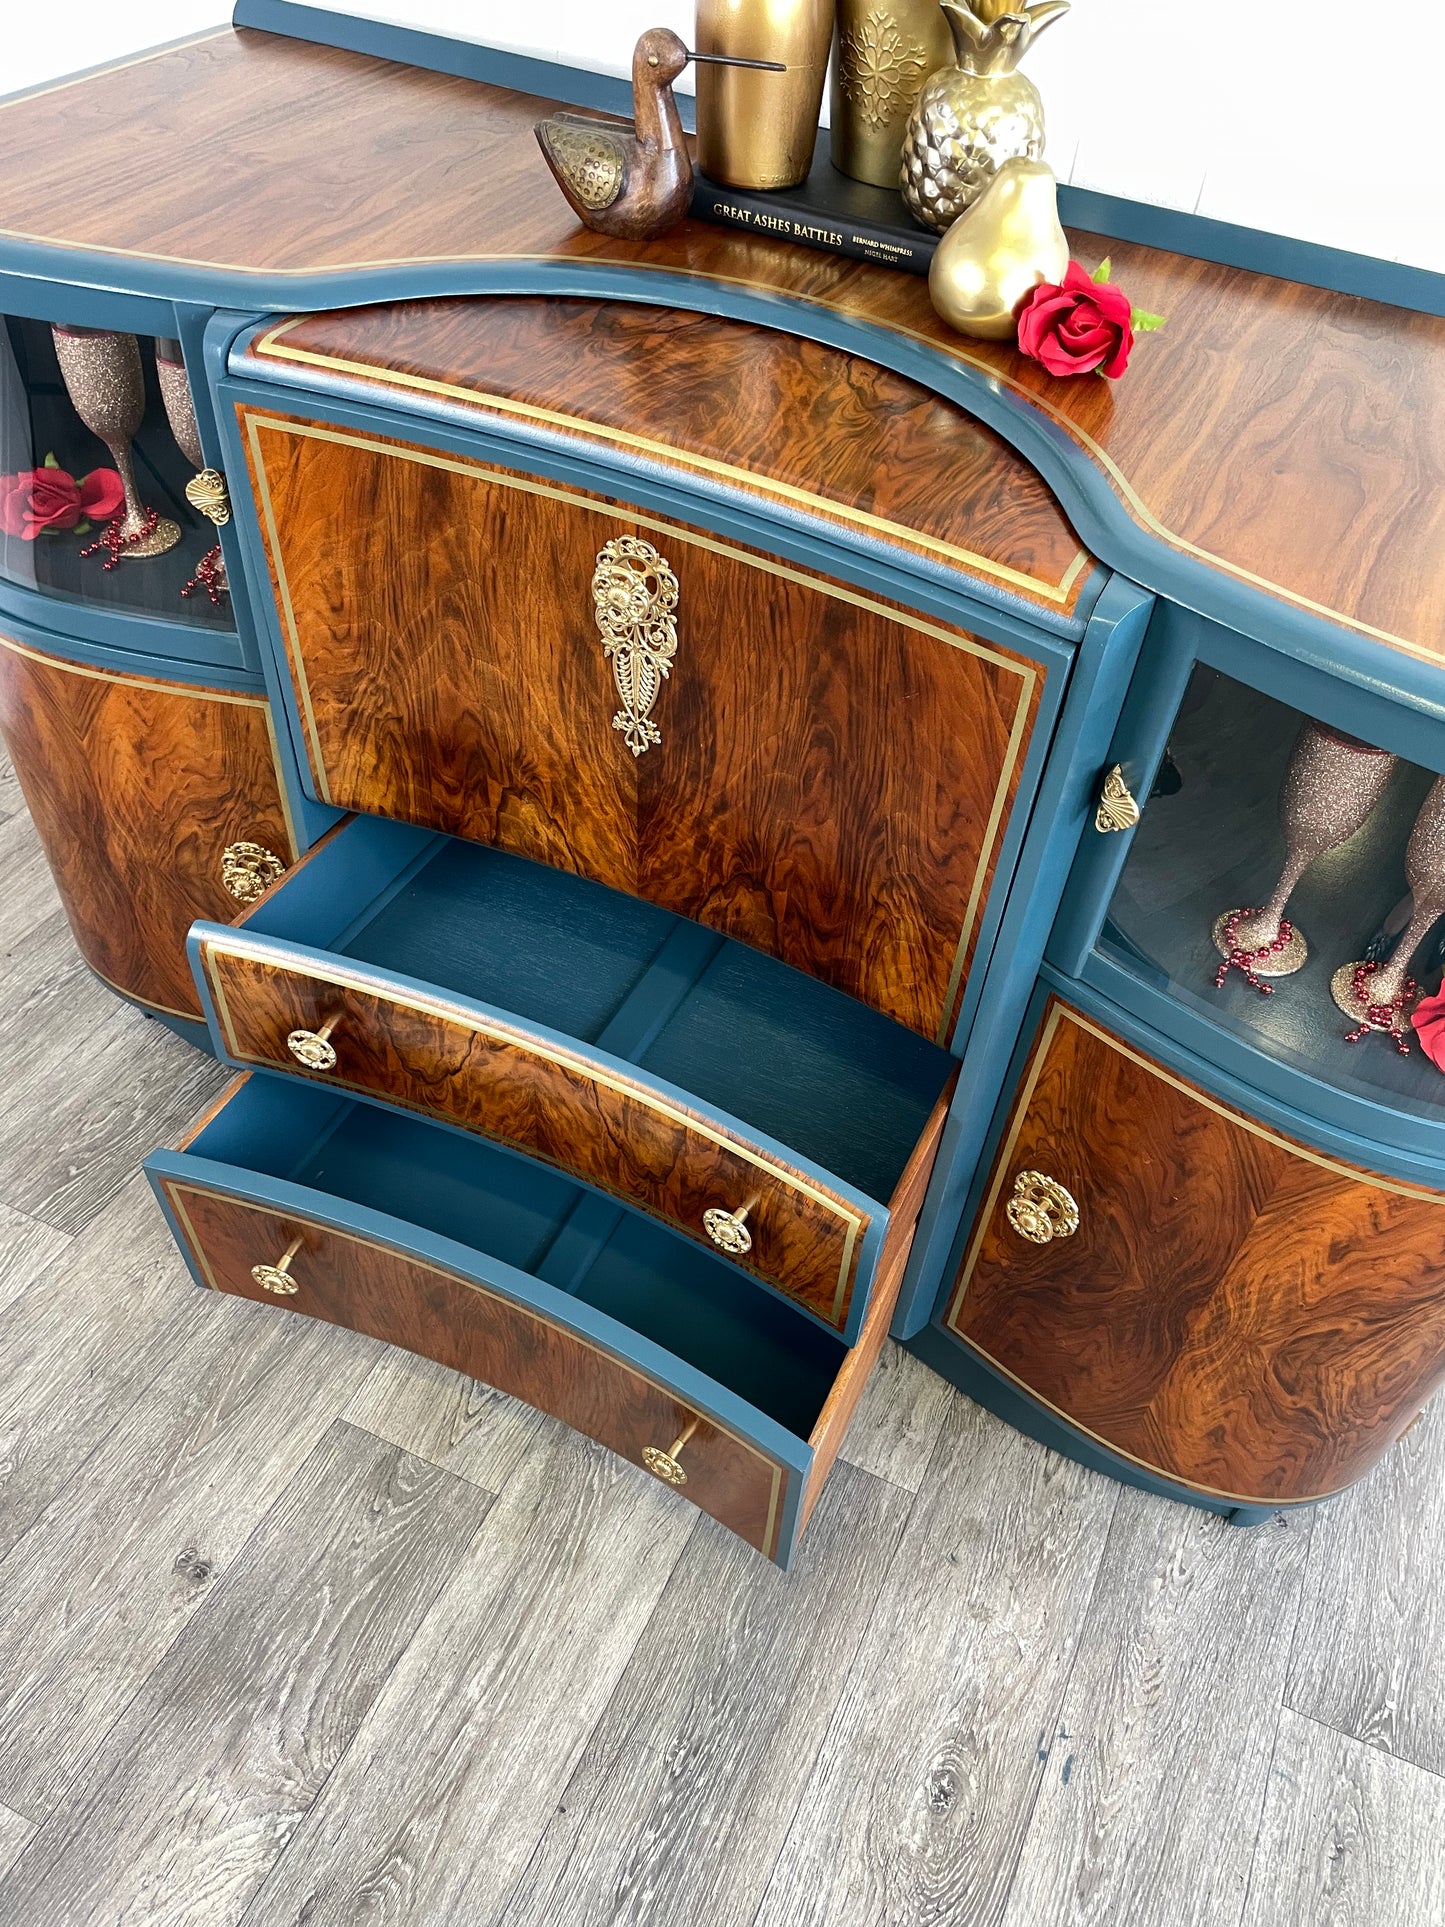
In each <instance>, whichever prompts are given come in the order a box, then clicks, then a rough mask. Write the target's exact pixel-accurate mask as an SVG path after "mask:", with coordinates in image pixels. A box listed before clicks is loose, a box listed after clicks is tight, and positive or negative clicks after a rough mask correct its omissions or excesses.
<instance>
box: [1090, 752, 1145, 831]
mask: <svg viewBox="0 0 1445 1927" xmlns="http://www.w3.org/2000/svg"><path fill="white" fill-rule="evenodd" d="M1138 821H1139V805H1138V804H1137V803H1136V802H1135V801H1134V792H1133V791H1132V790H1131V789H1130V788H1129V785H1128V784H1127V783H1126V782H1125V781H1124V769H1123V765H1122V764H1120V763H1115V765H1114V767H1113V768H1112V769H1111V770H1110V771H1109V774H1108V775H1107V776H1106V777H1105V778H1104V787H1103V789H1102V790H1100V792H1099V807H1098V809H1097V810H1095V812H1094V828H1095V829H1096V830H1103V831H1108V830H1132V829H1133V827H1134V825H1135V824H1136V823H1137V822H1138Z"/></svg>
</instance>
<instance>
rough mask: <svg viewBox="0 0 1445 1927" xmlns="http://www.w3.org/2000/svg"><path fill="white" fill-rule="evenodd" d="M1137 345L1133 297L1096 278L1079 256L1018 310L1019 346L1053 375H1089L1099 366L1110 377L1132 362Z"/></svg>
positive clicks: (1037, 289)
mask: <svg viewBox="0 0 1445 1927" xmlns="http://www.w3.org/2000/svg"><path fill="white" fill-rule="evenodd" d="M1133 346H1134V328H1133V314H1132V310H1131V309H1130V306H1129V298H1128V296H1127V295H1126V294H1125V293H1124V291H1123V289H1122V288H1116V287H1115V286H1114V284H1113V283H1112V282H1111V281H1093V280H1091V279H1090V278H1089V275H1088V272H1087V270H1086V269H1084V268H1081V267H1080V266H1079V264H1078V262H1077V261H1070V263H1069V265H1068V267H1067V268H1066V269H1065V270H1064V279H1063V282H1062V284H1061V285H1059V286H1057V287H1055V286H1054V285H1053V284H1052V283H1050V282H1048V281H1045V282H1042V283H1041V284H1040V285H1039V286H1038V287H1037V288H1035V289H1034V290H1033V291H1032V293H1031V294H1029V295H1028V297H1027V298H1026V299H1025V301H1024V304H1023V306H1022V308H1020V310H1019V352H1020V353H1021V354H1025V355H1028V356H1029V358H1030V359H1031V360H1033V361H1038V362H1042V363H1043V365H1044V367H1045V368H1047V369H1048V371H1049V373H1050V374H1051V375H1087V374H1090V373H1092V371H1093V370H1094V369H1095V368H1097V369H1098V370H1099V372H1100V373H1101V374H1104V375H1107V376H1108V377H1109V378H1110V380H1111V381H1112V380H1113V379H1114V378H1115V377H1116V376H1118V375H1122V374H1123V372H1124V370H1125V369H1126V368H1127V367H1128V366H1129V350H1130V349H1131V348H1132V347H1133Z"/></svg>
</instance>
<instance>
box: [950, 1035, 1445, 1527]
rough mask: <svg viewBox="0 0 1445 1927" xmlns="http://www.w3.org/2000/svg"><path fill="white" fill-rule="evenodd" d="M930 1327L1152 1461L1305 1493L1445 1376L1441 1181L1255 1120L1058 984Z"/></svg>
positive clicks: (1381, 1445)
mask: <svg viewBox="0 0 1445 1927" xmlns="http://www.w3.org/2000/svg"><path fill="white" fill-rule="evenodd" d="M1040 1179H1042V1180H1044V1181H1045V1182H1043V1183H1041V1182H1040V1181H1039V1180H1040ZM1050 1181H1051V1182H1050ZM1053 1185H1060V1186H1062V1187H1063V1188H1064V1191H1065V1193H1067V1194H1068V1198H1069V1200H1071V1201H1072V1203H1073V1204H1074V1206H1075V1207H1076V1210H1077V1227H1076V1229H1074V1230H1072V1231H1070V1230H1069V1229H1068V1222H1069V1212H1068V1205H1067V1203H1066V1202H1065V1201H1064V1200H1061V1199H1060V1198H1059V1195H1058V1193H1057V1192H1056V1191H1055V1190H1053V1189H1052V1186H1053ZM944 1324H945V1326H946V1328H947V1329H948V1330H950V1331H952V1332H953V1333H955V1334H956V1335H957V1336H958V1337H959V1338H961V1339H963V1340H964V1341H965V1342H966V1343H967V1344H969V1345H970V1346H972V1347H973V1348H974V1349H975V1350H977V1351H978V1352H980V1353H981V1354H982V1355H983V1356H984V1357H986V1358H987V1359H989V1360H990V1361H991V1362H992V1363H993V1364H995V1365H998V1366H1001V1367H1002V1368H1003V1369H1004V1370H1005V1371H1006V1372H1007V1373H1008V1374H1009V1376H1010V1377H1012V1378H1013V1379H1015V1380H1016V1381H1017V1382H1018V1383H1019V1384H1021V1385H1023V1386H1024V1387H1025V1388H1026V1389H1027V1390H1029V1391H1030V1392H1032V1393H1034V1394H1035V1395H1036V1396H1037V1397H1039V1398H1041V1399H1043V1400H1045V1401H1046V1402H1047V1403H1048V1404H1049V1405H1051V1406H1052V1407H1053V1408H1054V1409H1055V1410H1056V1411H1058V1412H1061V1413H1062V1414H1063V1415H1064V1416H1065V1417H1066V1418H1068V1419H1070V1420H1071V1421H1072V1422H1073V1423H1074V1424H1075V1425H1077V1426H1080V1427H1081V1428H1083V1429H1084V1430H1085V1431H1087V1432H1089V1433H1090V1434H1091V1435H1092V1436H1093V1437H1095V1438H1097V1439H1099V1440H1101V1441H1102V1442H1103V1443H1104V1444H1106V1445H1108V1446H1110V1447H1112V1448H1113V1449H1114V1450H1115V1451H1117V1452H1120V1453H1123V1454H1124V1455H1126V1456H1127V1457H1129V1458H1132V1459H1133V1460H1135V1461H1136V1462H1137V1463H1139V1464H1141V1465H1144V1466H1146V1467H1148V1468H1149V1469H1150V1470H1152V1471H1155V1472H1159V1473H1162V1474H1163V1475H1164V1476H1165V1477H1167V1478H1171V1479H1177V1480H1181V1481H1183V1482H1184V1483H1186V1484H1188V1485H1191V1486H1193V1487H1195V1488H1196V1489H1198V1490H1200V1491H1203V1492H1207V1493H1209V1494H1211V1495H1212V1496H1218V1497H1223V1498H1231V1499H1236V1500H1239V1501H1242V1502H1244V1503H1247V1504H1264V1505H1268V1504H1276V1503H1280V1502H1283V1501H1299V1500H1307V1499H1316V1498H1322V1497H1324V1496H1326V1495H1327V1494H1328V1493H1330V1492H1333V1491H1336V1490H1338V1489H1339V1488H1340V1487H1341V1486H1343V1485H1347V1484H1348V1483H1350V1481H1352V1480H1354V1479H1356V1478H1358V1477H1359V1476H1360V1475H1361V1474H1362V1473H1363V1472H1364V1471H1366V1470H1367V1469H1368V1467H1369V1466H1370V1465H1372V1464H1373V1463H1374V1461H1375V1460H1376V1459H1377V1458H1378V1457H1379V1456H1380V1454H1381V1453H1382V1452H1384V1451H1385V1450H1386V1448H1387V1447H1388V1446H1389V1445H1391V1444H1392V1443H1393V1442H1394V1440H1395V1439H1396V1438H1398V1437H1399V1435H1400V1433H1401V1432H1402V1431H1403V1430H1404V1429H1405V1427H1406V1425H1407V1424H1408V1423H1409V1422H1410V1420H1411V1418H1412V1417H1413V1416H1414V1414H1415V1413H1416V1412H1417V1411H1418V1409H1419V1408H1420V1406H1421V1405H1422V1404H1423V1403H1424V1401H1425V1399H1427V1398H1428V1397H1429V1396H1430V1394H1431V1393H1432V1392H1433V1391H1434V1390H1435V1388H1436V1387H1437V1386H1438V1385H1439V1384H1440V1382H1441V1380H1442V1379H1445V1195H1441V1194H1438V1193H1432V1192H1428V1191H1424V1190H1421V1189H1419V1188H1418V1187H1415V1186H1411V1185H1406V1184H1401V1183H1396V1182H1395V1181H1394V1180H1392V1179H1387V1178H1378V1177H1372V1176H1371V1175H1370V1174H1369V1173H1368V1172H1366V1171H1361V1170H1358V1169H1355V1168H1353V1167H1351V1166H1349V1165H1346V1164H1343V1163H1340V1162H1337V1161H1336V1160H1334V1159H1332V1158H1329V1157H1326V1156H1324V1155H1322V1154H1321V1153H1319V1152H1317V1151H1315V1150H1313V1149H1311V1148H1310V1147H1309V1146H1308V1145H1305V1144H1301V1143H1298V1142H1295V1141H1293V1140H1291V1139H1289V1138H1286V1137H1284V1136H1282V1135H1280V1134H1279V1133H1277V1132H1275V1131H1273V1130H1271V1129H1269V1128H1267V1127H1266V1126H1264V1125H1261V1124H1257V1123H1255V1122H1254V1121H1253V1120H1252V1119H1249V1118H1247V1117H1244V1116H1243V1115H1241V1114H1240V1113H1239V1112H1237V1111H1234V1110H1232V1109H1230V1108H1229V1107H1228V1106H1226V1105H1224V1104H1222V1103H1220V1102H1219V1101H1218V1099H1216V1098H1214V1097H1212V1096H1211V1095H1210V1094H1209V1093H1208V1092H1207V1091H1205V1090H1202V1089H1200V1088H1199V1087H1198V1086H1196V1085H1193V1084H1190V1083H1188V1082H1186V1081H1185V1080H1184V1079H1183V1078H1180V1077H1178V1076H1176V1075H1175V1074H1174V1073H1173V1072H1171V1071H1169V1070H1167V1069H1166V1068H1165V1067H1164V1066H1163V1065H1161V1064H1159V1063H1157V1062H1155V1061H1154V1060H1153V1059H1151V1058H1149V1057H1147V1056H1145V1055H1144V1054H1143V1053H1141V1052H1139V1051H1137V1050H1135V1049H1134V1048H1132V1046H1130V1045H1128V1044H1126V1043H1124V1042H1122V1041H1121V1040H1120V1039H1118V1038H1116V1037H1113V1036H1111V1035H1110V1034H1109V1032H1107V1031H1106V1030H1104V1029H1103V1028H1102V1027H1101V1026H1099V1025H1097V1024H1096V1023H1094V1022H1093V1020H1092V1019H1090V1018H1087V1017H1085V1016H1083V1015H1082V1014H1080V1013H1079V1012H1078V1011H1075V1010H1073V1009H1071V1008H1070V1007H1069V1006H1068V1005H1067V1004H1064V1003H1062V1002H1060V1001H1059V1000H1057V999H1055V1000H1053V1001H1052V1002H1051V1003H1050V1004H1049V1005H1048V1007H1047V1009H1046V1011H1045V1013H1044V1016H1043V1020H1042V1024H1041V1028H1040V1031H1039V1034H1038V1036H1037V1038H1036V1039H1035V1042H1034V1046H1033V1052H1032V1055H1031V1057H1030V1060H1029V1063H1028V1065H1027V1067H1026V1069H1025V1072H1024V1075H1023V1080H1022V1082H1021V1084H1020V1087H1019V1092H1018V1095H1017V1097H1016V1099H1015V1104H1014V1111H1013V1115H1012V1117H1011V1118H1010V1120H1009V1124H1008V1128H1007V1130H1006V1132H1005V1135H1004V1140H1003V1144H1002V1147H1001V1149H1000V1151H999V1154H998V1157H997V1159H996V1161H995V1164H994V1167H993V1170H992V1173H991V1175H990V1179H989V1183H988V1188H987V1190H986V1192H985V1195H984V1203H983V1206H982V1209H981V1211H980V1213H979V1217H978V1221H977V1224H976V1226H975V1229H974V1233H973V1236H972V1239H971V1241H970V1244H969V1247H968V1251H967V1255H966V1258H965V1261H964V1265H963V1268H962V1272H961V1274H960V1277H959V1280H958V1283H957V1286H956V1288H955V1290H954V1294H953V1297H952V1300H951V1302H950V1304H949V1306H948V1309H947V1311H946V1313H945V1315H944Z"/></svg>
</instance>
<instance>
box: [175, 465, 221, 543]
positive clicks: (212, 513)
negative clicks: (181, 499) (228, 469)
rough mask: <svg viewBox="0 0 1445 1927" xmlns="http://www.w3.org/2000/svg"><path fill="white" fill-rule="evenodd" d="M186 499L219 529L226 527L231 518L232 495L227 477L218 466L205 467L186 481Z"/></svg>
mask: <svg viewBox="0 0 1445 1927" xmlns="http://www.w3.org/2000/svg"><path fill="white" fill-rule="evenodd" d="M186 500H187V501H188V502H189V503H190V505H191V507H192V508H193V509H199V510H200V512H201V514H202V515H204V516H205V518H206V520H207V521H208V522H214V523H215V525H216V527H217V528H218V529H219V528H224V527H225V525H226V523H227V522H229V521H230V519H231V497H230V494H229V492H228V491H227V488H226V478H225V476H224V475H223V474H222V473H221V471H220V469H218V468H203V469H202V470H201V471H200V472H199V474H196V475H193V476H192V477H191V479H190V481H189V482H187V483H186Z"/></svg>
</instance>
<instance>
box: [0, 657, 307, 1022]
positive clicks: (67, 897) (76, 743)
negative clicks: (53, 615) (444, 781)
mask: <svg viewBox="0 0 1445 1927" xmlns="http://www.w3.org/2000/svg"><path fill="white" fill-rule="evenodd" d="M0 733H3V735H4V737H5V741H6V743H7V745H8V747H9V750H10V756H11V760H12V761H13V763H14V765H15V770H16V774H17V775H18V776H19V778H20V786H21V788H22V790H23V791H24V793H25V800H26V802H27V803H28V804H29V806H30V813H31V815H32V817H33V818H34V819H35V827H36V829H37V831H38V832H39V835H40V840H41V843H42V844H43V845H44V848H45V854H46V857H47V858H48V859H49V862H50V867H51V869H52V870H53V871H54V873H55V880H56V883H57V885H58V886H59V889H60V896H61V901H62V902H63V904H64V905H65V913H66V915H67V916H68V917H69V919H70V926H71V929H72V930H73V931H74V932H75V940H76V942H77V943H78V944H79V946H80V950H81V954H82V955H83V956H84V957H85V959H86V961H87V963H89V964H90V966H91V967H92V969H94V970H95V971H97V972H98V973H99V975H100V976H102V977H104V978H105V979H106V980H107V982H109V983H111V984H113V985H114V986H115V987H116V988H117V989H119V990H123V991H125V992H126V993H127V995H129V996H132V997H137V998H140V999H141V1001H142V1002H144V1003H147V1004H153V1005H155V1006H156V1007H157V1008H158V1009H161V1010H164V1011H167V1012H169V1013H171V1014H172V1015H176V1016H182V1017H194V1018H199V1017H200V1015H201V1007H200V1001H199V999H198V997H197V995H196V987H195V983H194V981H193V980H192V977H191V972H190V967H189V964H188V962H187V958H186V933H187V931H188V930H189V929H190V926H191V924H192V922H193V921H194V920H195V919H196V918H197V917H209V918H214V919H219V920H225V919H226V918H229V917H231V916H234V915H235V912H236V908H237V906H236V901H235V899H234V898H233V897H232V896H230V895H229V894H228V893H227V891H226V889H225V887H224V886H223V884H222V882H221V857H222V853H223V851H224V850H225V848H226V846H227V844H229V843H237V842H252V843H260V844H262V845H264V846H265V847H266V848H267V849H269V850H272V851H274V852H275V854H276V855H278V856H280V857H282V858H283V859H286V860H289V859H290V857H291V856H292V855H293V854H294V852H295V843H294V840H293V838H292V835H291V831H290V827H289V824H288V822H287V817H286V809H285V804H284V802H283V799H282V791H281V784H280V778H279V775H278V772H277V767H276V758H275V743H274V740H273V737H272V733H271V715H270V710H269V708H268V706H267V703H266V700H265V698H264V697H256V696H243V695H235V694H230V693H228V692H226V691H224V690H216V689H205V688H198V687H194V686H192V685H190V684H186V683H157V682H150V681H148V680H146V679H145V678H143V677H139V676H127V675H121V674H119V673H117V672H115V671H113V670H99V669H91V668H87V667H85V666H84V665H82V664H79V663H72V662H65V661H63V660H61V659H60V658H58V657H53V656H45V655H41V654H39V653H38V652H37V651H35V650H32V649H27V648H23V647H22V646H21V645H20V644H18V643H15V642H10V641H8V640H7V639H6V638H4V637H0Z"/></svg>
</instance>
